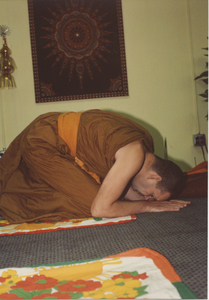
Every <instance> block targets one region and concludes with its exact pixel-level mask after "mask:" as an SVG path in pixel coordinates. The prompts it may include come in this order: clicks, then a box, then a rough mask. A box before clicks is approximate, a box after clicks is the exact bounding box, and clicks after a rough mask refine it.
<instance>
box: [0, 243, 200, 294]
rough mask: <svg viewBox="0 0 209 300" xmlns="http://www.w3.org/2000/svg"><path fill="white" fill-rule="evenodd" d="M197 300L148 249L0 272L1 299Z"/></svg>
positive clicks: (163, 260)
mask: <svg viewBox="0 0 209 300" xmlns="http://www.w3.org/2000/svg"><path fill="white" fill-rule="evenodd" d="M141 298H142V299H197V297H196V296H195V295H194V294H193V293H192V292H191V291H190V289H189V288H188V287H187V286H186V285H185V284H183V283H182V281H181V278H180V277H179V276H178V275H177V274H176V272H175V270H174V269H173V267H172V266H171V265H170V263H169V261H168V260H167V259H166V258H165V257H164V256H162V255H161V254H159V253H158V252H155V251H153V250H151V249H148V248H138V249H133V250H130V251H127V252H123V253H120V254H117V255H114V256H109V257H105V258H100V259H93V260H88V261H87V260H86V261H78V262H75V261H71V262H66V263H57V264H54V265H40V266H30V267H25V268H9V269H2V270H0V299H141Z"/></svg>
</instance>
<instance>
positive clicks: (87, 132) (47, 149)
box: [0, 110, 190, 223]
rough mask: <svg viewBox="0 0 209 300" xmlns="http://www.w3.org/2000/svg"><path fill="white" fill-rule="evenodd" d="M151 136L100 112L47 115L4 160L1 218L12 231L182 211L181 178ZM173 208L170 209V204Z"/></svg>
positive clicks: (1, 161)
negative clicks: (44, 223)
mask: <svg viewBox="0 0 209 300" xmlns="http://www.w3.org/2000/svg"><path fill="white" fill-rule="evenodd" d="M153 152H154V147H153V140H152V137H151V135H150V134H149V133H148V131H147V130H146V129H145V128H143V127H142V126H140V125H138V124H137V123H135V122H133V121H131V120H129V119H126V118H124V117H122V116H120V115H118V114H115V113H110V112H105V111H101V110H89V111H86V112H83V113H75V112H69V113H64V114H63V113H47V114H44V115H41V116H39V117H38V118H37V119H35V120H34V121H33V122H32V123H31V124H30V125H29V126H28V127H26V129H25V130H23V131H22V132H21V133H20V134H19V136H17V137H16V138H15V140H14V141H13V142H12V143H11V144H10V146H9V147H8V149H7V150H6V152H5V154H4V155H3V157H2V158H1V159H0V215H2V216H3V217H4V218H5V219H7V220H8V221H9V222H11V223H21V222H29V221H30V222H31V221H33V222H36V221H41V220H55V221H56V220H61V219H69V218H85V217H92V216H94V217H105V218H109V217H121V216H126V215H130V214H139V213H144V212H162V211H178V210H179V209H180V208H183V207H185V206H186V205H187V204H189V203H190V202H187V201H180V200H172V199H175V197H177V196H178V194H179V193H180V192H181V191H182V189H183V187H184V174H183V172H182V171H181V169H180V168H179V167H178V166H177V165H176V164H174V163H173V162H171V161H169V160H164V159H161V158H159V157H157V156H155V155H154V153H153ZM168 199H170V200H169V201H165V200H168Z"/></svg>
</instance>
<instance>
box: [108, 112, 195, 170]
mask: <svg viewBox="0 0 209 300" xmlns="http://www.w3.org/2000/svg"><path fill="white" fill-rule="evenodd" d="M104 110H105V111H109V112H114V113H118V114H119V115H121V116H123V117H125V118H127V119H130V120H132V121H134V122H135V123H137V124H140V125H141V126H143V127H144V128H145V129H147V130H148V131H149V133H150V134H151V136H152V137H153V140H154V148H155V152H154V153H155V154H156V155H157V156H159V157H161V158H164V155H165V141H164V139H163V137H162V135H161V134H160V132H159V131H158V130H157V129H156V128H155V127H153V126H151V125H150V124H148V123H146V122H144V121H142V120H140V119H137V118H135V117H133V116H132V115H129V114H127V113H123V112H119V111H117V112H116V111H114V110H110V109H108V110H107V109H104ZM168 159H169V160H171V161H173V162H174V163H176V164H177V165H178V166H179V167H180V168H181V169H182V170H183V171H184V172H186V171H188V170H190V169H191V166H190V165H188V164H187V163H186V162H185V161H182V160H177V159H174V158H172V157H170V156H169V153H168Z"/></svg>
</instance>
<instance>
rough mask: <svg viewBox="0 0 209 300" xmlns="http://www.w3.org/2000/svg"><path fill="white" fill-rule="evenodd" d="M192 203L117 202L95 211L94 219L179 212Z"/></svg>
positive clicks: (178, 201) (180, 201)
mask: <svg viewBox="0 0 209 300" xmlns="http://www.w3.org/2000/svg"><path fill="white" fill-rule="evenodd" d="M188 204H190V202H188V201H182V200H170V201H126V200H125V201H120V200H118V201H115V202H114V203H112V204H111V205H110V206H109V207H108V208H104V210H102V211H101V210H100V212H98V215H97V212H96V211H94V213H93V216H94V217H101V218H115V217H123V216H127V215H132V214H140V213H145V212H163V211H178V210H179V209H180V208H183V207H186V206H187V205H188Z"/></svg>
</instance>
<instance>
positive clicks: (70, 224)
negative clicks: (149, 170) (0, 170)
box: [0, 215, 136, 236]
mask: <svg viewBox="0 0 209 300" xmlns="http://www.w3.org/2000/svg"><path fill="white" fill-rule="evenodd" d="M133 220H136V216H135V215H130V216H125V217H119V218H86V219H71V220H62V221H59V222H38V223H22V224H10V223H9V222H8V221H7V220H5V219H3V218H0V236H2V235H14V234H27V233H40V232H48V231H54V230H63V229H73V228H78V227H79V228H81V227H90V226H100V225H112V224H118V223H125V222H129V221H133Z"/></svg>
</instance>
